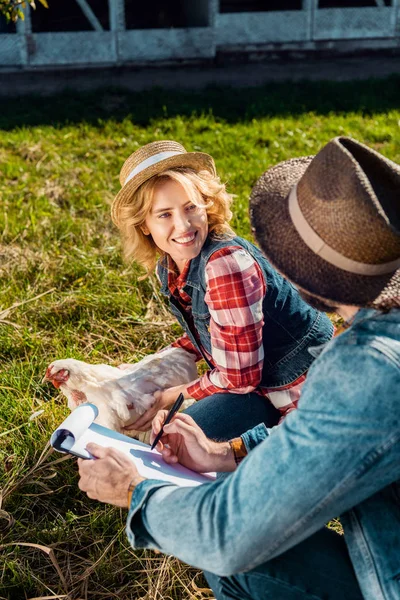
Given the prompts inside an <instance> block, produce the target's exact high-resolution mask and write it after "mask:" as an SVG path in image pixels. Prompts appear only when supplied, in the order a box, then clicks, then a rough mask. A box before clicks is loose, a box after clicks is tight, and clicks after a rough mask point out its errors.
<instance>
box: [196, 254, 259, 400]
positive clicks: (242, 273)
mask: <svg viewBox="0 0 400 600" xmlns="http://www.w3.org/2000/svg"><path fill="white" fill-rule="evenodd" d="M206 284H207V292H206V295H205V301H206V303H207V305H208V308H209V311H210V315H211V320H210V335H211V354H212V359H213V362H214V364H215V369H213V370H211V371H208V372H207V373H205V374H204V375H203V376H202V377H200V379H199V380H198V381H197V382H195V383H194V384H193V385H192V386H190V387H189V388H188V393H189V394H190V395H191V396H192V398H195V399H196V400H201V399H202V398H205V397H206V396H211V395H212V394H217V393H221V391H223V392H231V393H234V394H245V393H248V392H251V391H253V390H254V389H255V388H256V387H257V386H258V385H259V383H260V381H261V372H262V367H263V360H264V348H263V343H262V327H263V324H264V318H263V311H262V301H263V298H264V295H265V292H266V285H265V281H264V276H263V273H262V271H261V269H260V267H259V266H258V264H257V262H256V261H255V260H254V259H253V258H252V256H250V254H249V253H248V252H246V251H245V250H243V249H242V248H237V247H226V248H222V249H221V250H218V251H217V252H215V253H214V254H213V255H212V256H211V258H210V260H209V261H208V263H207V266H206Z"/></svg>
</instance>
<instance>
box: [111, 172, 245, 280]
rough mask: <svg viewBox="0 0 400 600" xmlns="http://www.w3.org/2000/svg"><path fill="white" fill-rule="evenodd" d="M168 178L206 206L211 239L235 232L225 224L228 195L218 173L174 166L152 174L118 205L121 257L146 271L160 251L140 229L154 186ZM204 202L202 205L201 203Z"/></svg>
mask: <svg viewBox="0 0 400 600" xmlns="http://www.w3.org/2000/svg"><path fill="white" fill-rule="evenodd" d="M168 179H172V180H173V181H176V182H177V183H179V184H180V185H181V186H182V187H183V189H184V190H185V191H186V193H187V194H188V197H189V198H190V200H191V201H192V202H193V204H195V205H196V206H201V207H202V208H205V209H206V212H207V217H208V231H209V235H210V234H211V235H212V236H213V237H215V238H221V237H222V238H225V237H228V238H231V237H233V236H234V235H235V233H234V231H233V230H232V229H231V227H230V225H229V221H230V219H231V218H232V212H231V210H230V205H231V202H232V196H231V195H230V194H228V192H227V191H226V189H225V184H223V183H221V181H220V179H219V177H218V176H215V175H212V174H211V173H209V172H208V171H194V170H193V169H189V168H177V169H170V170H168V171H164V172H163V173H160V174H158V175H154V177H151V179H148V180H147V181H145V182H144V183H143V184H142V185H141V186H140V187H139V188H138V189H137V190H136V192H135V193H134V194H133V196H132V200H131V202H130V204H128V205H127V206H124V207H121V214H120V220H119V225H118V226H119V229H120V231H121V237H122V244H123V250H124V257H125V259H126V260H127V261H131V260H134V261H136V262H137V263H139V264H141V265H142V266H143V267H144V268H145V269H146V272H147V274H150V273H151V272H152V271H153V270H154V268H155V266H156V263H157V259H158V256H159V255H160V254H161V255H162V254H163V253H162V252H161V250H159V248H158V247H157V246H156V244H155V243H154V241H153V238H152V237H151V235H145V234H144V233H143V231H142V229H141V226H143V224H144V222H145V219H146V217H147V215H148V213H149V212H150V210H151V206H152V203H153V198H154V192H155V190H156V188H157V186H158V185H159V184H160V183H161V182H162V181H166V180H168ZM203 202H204V204H203Z"/></svg>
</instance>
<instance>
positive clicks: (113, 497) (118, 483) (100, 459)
mask: <svg viewBox="0 0 400 600" xmlns="http://www.w3.org/2000/svg"><path fill="white" fill-rule="evenodd" d="M87 450H88V451H89V452H90V453H91V454H92V455H93V456H95V457H96V458H95V459H94V460H84V459H82V458H78V466H79V475H80V480H79V482H78V485H79V488H80V489H81V490H82V491H83V492H86V494H87V495H88V497H89V498H92V499H93V500H99V501H100V502H106V503H107V504H114V505H115V506H121V507H122V508H128V488H129V484H130V483H133V484H134V485H135V486H136V485H138V484H139V483H140V482H141V481H144V477H141V476H140V475H139V473H138V471H137V469H136V467H135V465H134V464H133V462H132V461H131V459H130V458H128V457H127V456H125V455H124V454H123V453H122V452H119V451H118V450H115V448H103V446H98V445H97V444H88V445H87Z"/></svg>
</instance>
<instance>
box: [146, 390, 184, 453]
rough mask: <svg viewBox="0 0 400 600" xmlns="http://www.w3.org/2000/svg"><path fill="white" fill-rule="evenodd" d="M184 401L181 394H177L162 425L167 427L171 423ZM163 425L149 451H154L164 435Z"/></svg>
mask: <svg viewBox="0 0 400 600" xmlns="http://www.w3.org/2000/svg"><path fill="white" fill-rule="evenodd" d="M183 401H184V397H183V394H179V396H178V397H177V399H176V400H175V402H174V405H173V406H172V408H171V410H170V411H169V413H168V414H167V418H166V419H165V421H164V425H168V423H169V422H170V421H171V419H172V417H173V416H174V415H176V413H177V412H178V410H179V409H180V407H181V406H182V402H183ZM164 425H163V426H162V427H161V429H160V431H159V432H158V433H157V435H156V437H155V440H154V442H153V443H152V445H151V448H150V450H154V448H155V447H156V446H157V444H158V442H159V441H160V439H161V437H162V435H163V433H164Z"/></svg>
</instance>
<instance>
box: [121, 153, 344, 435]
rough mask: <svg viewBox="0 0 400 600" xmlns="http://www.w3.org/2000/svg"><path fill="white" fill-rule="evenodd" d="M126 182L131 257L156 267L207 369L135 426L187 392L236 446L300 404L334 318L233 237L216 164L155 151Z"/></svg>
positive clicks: (206, 420)
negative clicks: (312, 350)
mask: <svg viewBox="0 0 400 600" xmlns="http://www.w3.org/2000/svg"><path fill="white" fill-rule="evenodd" d="M120 182H121V185H122V189H121V191H120V192H119V194H118V195H117V196H116V198H115V200H114V203H113V207H112V218H113V221H114V223H115V224H116V225H117V226H118V227H119V229H120V231H121V235H122V239H123V244H124V251H125V256H126V258H128V259H133V260H136V261H137V262H139V263H140V264H142V265H143V266H144V267H145V268H146V270H147V271H148V272H149V273H150V272H151V271H152V270H153V269H154V268H155V267H156V269H157V275H158V278H159V280H160V282H161V291H162V293H163V294H164V295H165V296H166V297H167V298H168V299H169V305H170V309H171V312H172V313H173V314H174V315H175V316H176V318H177V320H178V321H179V323H180V324H181V326H182V328H183V329H184V332H185V333H184V335H183V336H182V337H181V338H180V339H179V340H177V341H176V342H174V344H173V345H174V346H179V347H181V348H183V349H185V350H186V351H187V352H190V353H192V354H194V355H195V356H196V360H201V359H204V360H205V361H206V363H207V365H208V367H209V370H208V371H207V372H206V373H205V374H204V375H202V376H201V377H199V378H198V379H197V380H195V381H193V382H191V383H189V384H186V385H183V386H177V387H174V388H170V389H167V390H164V391H163V392H158V393H157V394H156V395H155V398H156V400H155V403H154V405H153V406H152V407H151V409H149V410H148V411H147V412H146V413H145V414H144V415H142V417H141V418H140V419H139V420H138V421H136V423H135V424H134V427H135V429H136V430H142V431H145V430H147V429H148V428H149V427H150V425H151V421H152V419H153V417H154V415H155V414H156V413H157V411H158V410H160V409H162V408H168V407H170V406H171V405H172V404H173V402H174V401H175V400H176V398H177V396H178V394H179V393H181V392H182V393H183V394H184V396H185V398H194V399H195V400H197V401H198V402H196V403H195V404H193V405H192V406H191V407H190V408H189V409H187V412H188V413H189V414H190V415H191V416H192V417H193V418H194V419H195V420H196V421H197V423H198V424H199V425H200V426H201V427H202V429H203V430H204V431H205V433H206V435H207V436H208V437H211V438H215V439H231V438H233V437H236V436H238V435H240V434H241V433H243V432H244V431H246V430H247V429H249V428H251V427H253V426H254V425H257V424H258V423H260V422H264V423H265V424H266V425H267V426H268V427H272V426H273V425H275V424H276V423H277V422H278V420H279V418H280V417H281V416H284V415H285V414H286V413H288V412H289V411H290V410H293V409H294V408H295V407H296V405H297V402H298V399H299V396H300V390H301V386H302V383H303V381H304V379H305V374H306V372H307V370H308V368H309V367H310V365H311V363H312V360H313V358H312V356H311V354H310V353H309V352H308V349H309V348H310V347H312V346H318V345H320V344H323V343H325V342H327V341H328V340H329V339H330V338H331V337H332V333H333V326H332V324H331V323H330V321H329V319H328V318H327V317H326V315H324V314H323V313H320V312H318V311H316V310H315V309H313V308H311V307H309V306H308V305H307V304H306V303H305V302H304V301H303V300H302V299H301V298H300V296H299V295H298V293H297V291H296V289H295V288H294V287H293V286H292V285H291V284H290V283H288V282H287V281H286V280H285V279H283V277H281V276H280V275H279V274H278V273H277V272H276V271H275V270H274V269H273V268H272V266H271V265H270V264H269V263H268V261H267V260H266V258H265V257H264V256H263V255H262V254H261V252H260V251H259V250H258V248H256V247H255V246H254V245H253V244H251V243H250V242H248V241H246V240H244V239H242V238H240V237H237V236H235V234H234V232H233V231H232V229H231V228H230V226H229V220H230V218H231V212H230V209H229V207H230V203H231V197H230V196H229V194H228V193H227V192H226V190H225V186H224V185H223V184H222V183H221V182H220V180H219V178H218V176H217V174H216V170H215V165H214V161H213V159H212V158H211V156H209V155H207V154H204V153H200V152H186V150H185V148H184V147H183V146H182V145H181V144H178V143H177V142H173V141H161V142H152V143H151V144H147V145H146V146H143V147H142V148H139V150H137V151H136V152H134V153H133V154H132V155H131V156H130V157H129V158H128V159H127V160H126V162H125V163H124V165H123V167H122V169H121V174H120ZM157 257H159V260H158V262H157Z"/></svg>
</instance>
